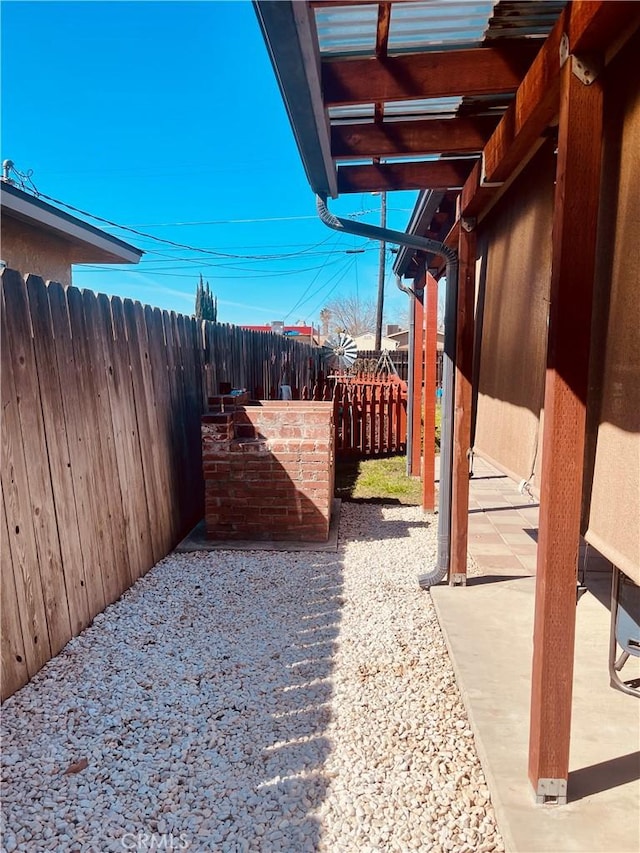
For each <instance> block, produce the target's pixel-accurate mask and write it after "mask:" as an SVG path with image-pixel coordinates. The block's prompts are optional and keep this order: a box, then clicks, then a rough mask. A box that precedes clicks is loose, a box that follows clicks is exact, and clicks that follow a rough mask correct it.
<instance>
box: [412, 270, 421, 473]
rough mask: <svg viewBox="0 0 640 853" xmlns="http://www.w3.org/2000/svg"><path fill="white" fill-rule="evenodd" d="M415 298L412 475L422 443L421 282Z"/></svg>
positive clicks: (416, 283)
mask: <svg viewBox="0 0 640 853" xmlns="http://www.w3.org/2000/svg"><path fill="white" fill-rule="evenodd" d="M414 290H415V293H416V296H415V298H414V297H413V296H410V297H409V298H410V299H411V306H410V310H411V311H413V329H414V331H413V352H412V353H409V358H412V359H413V411H412V412H411V464H410V469H411V470H410V473H411V475H412V476H413V477H419V476H420V455H421V444H422V363H423V361H424V330H423V325H424V310H423V307H422V296H421V295H420V294H421V292H422V293H424V291H422V282H421V280H420V279H418V278H416V279H415V281H414Z"/></svg>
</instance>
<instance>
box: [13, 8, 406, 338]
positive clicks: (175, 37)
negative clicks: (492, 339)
mask: <svg viewBox="0 0 640 853" xmlns="http://www.w3.org/2000/svg"><path fill="white" fill-rule="evenodd" d="M1 156H2V159H5V158H10V159H12V160H13V161H14V163H15V165H16V167H17V168H18V169H19V170H20V171H21V172H23V173H26V172H27V171H28V170H33V174H32V176H31V180H32V181H33V183H34V184H35V186H36V187H37V189H38V190H39V191H40V192H41V193H43V194H45V195H47V196H50V197H53V198H55V199H59V200H61V201H63V202H65V203H67V204H69V205H73V206H75V207H77V208H80V209H82V210H85V211H88V212H90V213H93V214H96V215H98V216H101V217H104V218H105V219H108V220H111V221H113V222H116V223H118V224H121V225H128V226H133V227H135V228H137V229H139V230H141V231H144V232H145V233H148V234H152V235H154V236H156V237H161V238H164V239H166V240H172V241H175V242H178V243H181V244H185V245H188V246H190V247H193V249H201V250H202V249H205V250H209V251H212V252H218V253H221V254H228V255H234V256H239V257H231V258H227V257H216V256H213V255H211V256H209V255H206V254H203V253H202V252H195V251H191V250H186V249H176V248H174V247H170V246H166V245H162V244H160V243H155V242H154V241H152V240H148V239H146V238H141V237H138V236H135V235H133V234H128V233H127V232H126V231H121V230H118V229H115V228H112V227H107V226H104V225H102V224H101V223H100V222H96V221H95V220H89V219H88V220H87V221H91V222H93V224H96V225H98V226H99V227H104V228H105V230H107V231H109V232H110V233H113V234H116V235H117V236H119V237H121V238H122V239H124V240H127V241H128V242H130V243H132V244H133V245H136V246H138V247H139V248H141V249H144V250H145V251H146V252H147V254H146V255H145V256H144V258H143V260H142V262H141V263H140V265H139V266H138V267H135V268H133V267H129V268H108V267H102V268H96V269H90V268H86V267H76V271H75V273H74V282H75V284H76V285H78V286H80V287H87V288H91V289H92V290H96V291H98V292H104V293H110V294H118V295H120V296H123V297H124V296H128V297H131V298H134V299H139V300H140V301H141V302H147V303H150V304H152V305H157V306H159V307H161V308H167V309H173V310H176V311H181V312H184V313H192V312H193V305H194V293H195V288H196V284H197V281H198V277H199V274H200V272H202V274H203V276H204V278H205V279H206V280H208V281H209V282H210V284H211V287H212V289H213V291H214V292H215V293H216V294H217V296H218V316H219V320H221V321H223V322H230V323H252V324H258V323H267V322H270V321H271V320H282V319H284V320H285V322H287V323H291V324H294V323H296V322H297V321H298V320H304V321H306V322H308V323H311V322H315V323H316V324H317V323H318V315H319V312H320V310H321V308H322V307H323V306H324V304H325V303H326V302H327V301H329V300H331V299H334V298H336V297H338V298H339V297H341V296H347V295H351V296H353V295H357V296H359V297H360V298H362V299H367V298H368V299H375V294H376V290H377V276H378V243H374V242H366V241H364V240H362V239H361V238H356V237H351V236H349V235H340V234H336V233H335V232H333V231H331V230H329V229H328V228H327V227H326V226H324V225H323V224H322V223H321V222H320V221H319V220H318V219H317V216H316V214H315V203H314V197H313V194H312V192H311V190H310V188H309V185H308V183H307V180H306V177H305V174H304V170H303V168H302V164H301V161H300V157H299V154H298V151H297V148H296V145H295V141H294V139H293V134H292V131H291V128H290V125H289V122H288V119H287V116H286V112H285V109H284V106H283V103H282V99H281V96H280V92H279V89H278V86H277V83H276V79H275V76H274V73H273V70H272V67H271V64H270V61H269V58H268V55H267V51H266V48H265V45H264V42H263V40H262V36H261V33H260V30H259V27H258V23H257V20H256V16H255V13H254V10H253V6H252V4H251V3H250V2H248V0H236V2H222V0H221V1H220V2H207V0H202V2H188V0H180V2H136V3H129V2H110V3H103V2H68V3H58V2H36V3H30V2H17V0H9V2H7V0H4V2H3V3H2V154H1ZM415 197H416V194H415V193H390V194H389V195H388V201H387V204H388V224H389V226H390V227H392V228H397V229H400V230H404V229H405V227H406V224H407V221H408V219H409V216H410V213H411V209H412V207H413V204H414V201H415ZM331 207H332V210H333V211H334V212H336V213H337V214H339V215H342V216H347V215H357V216H359V217H360V218H361V219H362V220H363V221H367V222H372V223H376V222H379V208H380V197H379V196H373V195H370V194H357V195H345V196H343V197H341V198H340V199H338V200H336V201H334V202H332V203H331ZM178 223H181V224H178ZM182 223H198V224H182ZM354 248H362V249H364V250H365V251H364V252H363V253H360V254H352V253H349V254H347V253H346V252H347V250H349V249H354ZM282 255H287V257H286V258H282V257H281V256H282ZM274 256H275V257H274ZM391 263H392V257H391V255H390V254H389V252H388V260H387V266H386V269H387V284H386V289H385V292H386V306H387V310H386V311H385V315H386V316H385V321H388V322H399V321H404V320H405V318H406V314H407V297H406V296H404V295H402V294H400V293H399V292H398V291H397V290H396V287H395V284H394V281H393V276H392V274H391Z"/></svg>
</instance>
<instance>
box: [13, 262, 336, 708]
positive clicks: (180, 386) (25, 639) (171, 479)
mask: <svg viewBox="0 0 640 853" xmlns="http://www.w3.org/2000/svg"><path fill="white" fill-rule="evenodd" d="M0 344H1V361H2V385H1V394H2V441H1V459H0V463H1V464H0V477H1V487H2V520H1V525H2V527H1V530H0V534H1V545H0V554H1V560H2V566H1V581H2V589H1V595H2V598H1V604H0V608H1V610H0V621H1V625H2V698H6V697H7V696H9V695H11V694H12V693H13V692H15V690H17V689H18V688H19V687H21V686H22V685H23V684H25V683H26V682H27V681H28V679H29V678H30V677H31V676H32V675H33V674H34V673H35V672H37V671H38V670H39V669H40V667H41V666H42V665H43V664H44V663H46V661H47V660H49V658H51V657H53V656H54V655H55V654H57V653H58V652H59V651H60V650H61V649H62V648H63V646H64V645H65V644H66V643H67V641H68V640H69V639H70V638H71V637H72V636H75V635H77V634H78V633H80V631H82V629H83V628H85V627H86V626H87V625H88V624H89V623H90V622H91V620H92V619H93V617H94V616H95V615H96V614H97V613H99V612H100V611H101V610H103V609H104V608H105V606H106V605H108V604H110V603H111V602H113V601H115V600H116V599H117V598H118V597H119V596H120V595H121V594H122V593H123V592H124V591H125V590H126V589H127V588H128V587H129V586H130V585H131V584H132V583H134V582H135V581H136V580H137V579H138V578H139V577H140V576H141V575H143V574H144V573H145V572H146V571H147V570H148V569H149V568H150V567H151V566H153V565H154V564H155V563H156V562H157V561H158V560H160V559H162V558H163V557H164V556H166V555H167V554H168V553H169V552H170V551H171V549H172V548H173V547H174V546H175V545H176V544H177V542H179V541H180V539H181V538H182V537H183V536H184V535H186V533H187V532H188V531H189V530H190V528H191V527H192V526H193V525H194V524H195V523H196V522H197V521H198V520H199V519H200V518H202V515H203V480H202V464H201V450H200V416H201V414H202V411H203V401H204V400H206V399H207V397H208V396H210V395H212V394H213V393H217V391H218V384H219V382H221V381H223V380H224V381H228V382H230V383H231V384H232V385H233V386H234V387H247V386H249V387H250V385H251V383H254V384H255V385H258V384H264V385H265V386H266V387H271V386H277V385H278V384H280V383H282V382H283V381H286V383H287V384H298V385H299V386H300V387H302V386H303V385H305V384H307V385H313V384H314V383H315V381H316V379H317V375H318V372H319V369H320V365H321V358H320V353H319V352H318V351H314V350H313V348H311V347H309V346H306V345H303V344H298V343H296V342H295V341H291V340H289V339H287V338H283V337H280V336H277V335H273V334H268V333H267V334H265V333H255V332H250V331H246V330H242V329H238V328H236V327H229V326H219V325H216V324H213V323H208V322H207V323H198V322H197V321H196V320H195V319H194V318H192V317H185V316H183V315H179V314H175V313H173V312H167V311H160V310H159V309H157V308H151V307H149V306H142V305H141V304H140V303H138V302H132V301H131V300H129V299H125V300H124V301H123V300H121V299H119V298H118V297H111V298H109V297H107V296H105V295H103V294H100V295H97V296H96V294H94V293H93V292H91V291H87V290H84V291H80V290H78V289H77V288H74V287H69V288H66V289H65V288H63V287H62V285H60V284H56V283H50V284H48V285H45V284H44V282H43V281H42V279H40V278H38V277H36V276H28V277H27V279H26V282H25V281H24V280H23V279H22V277H21V275H20V274H19V273H17V272H14V271H12V270H4V271H3V273H2V310H1V329H0Z"/></svg>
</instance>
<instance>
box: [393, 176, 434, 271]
mask: <svg viewBox="0 0 640 853" xmlns="http://www.w3.org/2000/svg"><path fill="white" fill-rule="evenodd" d="M444 196H445V193H444V191H442V190H422V192H421V193H420V195H419V196H418V200H417V201H416V204H415V207H414V208H413V213H412V214H411V219H410V220H409V224H408V225H407V234H412V235H417V236H420V237H423V236H424V235H425V233H426V232H427V231H428V229H429V225H430V224H431V220H432V219H433V216H434V214H435V212H436V211H437V209H438V206H439V204H440V202H441V201H442V199H443V198H444ZM415 254H416V250H415V249H413V248H410V247H409V246H401V247H400V251H399V252H398V254H397V256H396V259H395V261H394V264H393V271H394V273H395V274H396V275H399V276H401V277H402V276H404V275H408V273H409V268H410V266H411V262H412V260H413V257H414V255H415Z"/></svg>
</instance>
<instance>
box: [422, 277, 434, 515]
mask: <svg viewBox="0 0 640 853" xmlns="http://www.w3.org/2000/svg"><path fill="white" fill-rule="evenodd" d="M424 313H425V343H424V450H423V461H422V508H423V509H424V510H425V511H426V512H434V510H435V505H436V496H435V479H436V476H435V457H436V446H435V437H436V355H437V345H438V282H437V281H436V280H435V278H434V277H433V276H432V275H431V273H429V272H425V278H424Z"/></svg>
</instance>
